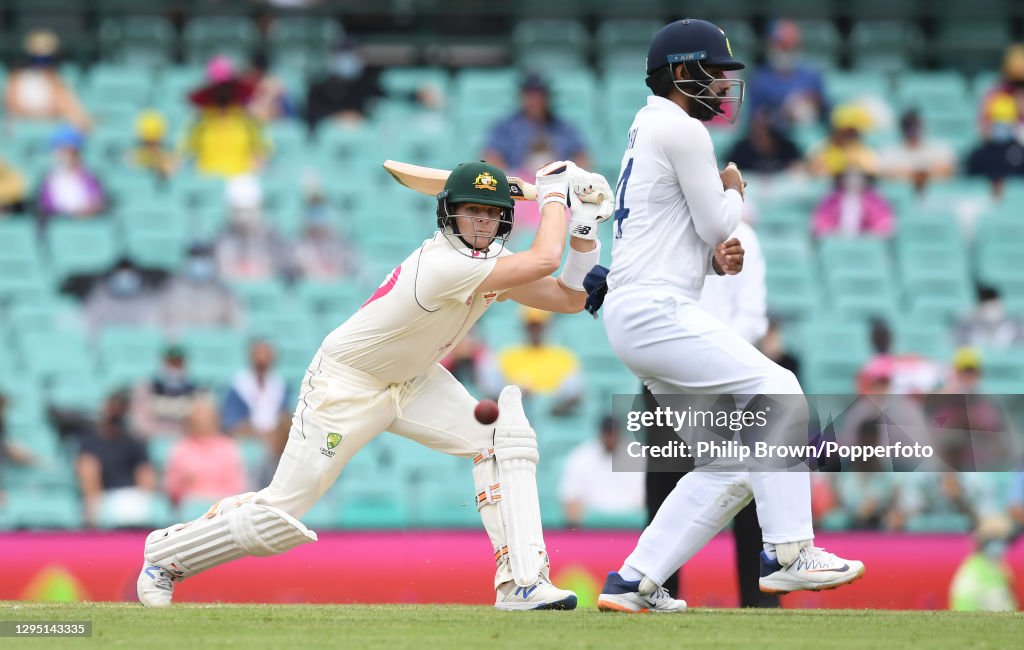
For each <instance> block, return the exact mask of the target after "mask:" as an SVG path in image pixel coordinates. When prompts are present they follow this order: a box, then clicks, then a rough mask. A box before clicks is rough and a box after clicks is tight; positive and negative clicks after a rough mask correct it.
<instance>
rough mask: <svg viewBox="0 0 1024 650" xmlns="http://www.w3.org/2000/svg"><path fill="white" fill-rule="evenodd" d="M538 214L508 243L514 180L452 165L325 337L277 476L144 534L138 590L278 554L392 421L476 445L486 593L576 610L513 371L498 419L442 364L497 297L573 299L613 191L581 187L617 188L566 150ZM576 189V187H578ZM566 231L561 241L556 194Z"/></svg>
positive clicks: (447, 442)
mask: <svg viewBox="0 0 1024 650" xmlns="http://www.w3.org/2000/svg"><path fill="white" fill-rule="evenodd" d="M537 191H538V198H537V200H538V202H539V203H540V205H541V214H542V220H541V224H540V227H539V229H538V231H537V235H536V237H535V239H534V241H533V244H532V245H531V247H530V248H529V249H528V250H526V251H524V252H522V253H518V254H513V253H512V252H511V251H508V250H507V249H505V247H504V246H505V242H506V240H507V238H508V235H509V233H510V232H511V230H512V225H513V201H512V198H511V196H510V192H509V184H508V179H507V178H506V177H505V174H504V173H502V172H501V170H499V169H497V168H496V167H493V166H491V165H488V164H486V163H476V162H474V163H464V164H462V165H459V166H458V167H457V168H456V169H455V170H453V171H452V173H451V175H450V177H449V178H448V180H447V182H446V184H445V189H444V191H443V192H442V193H441V194H439V195H438V208H437V223H438V232H436V233H435V234H434V236H433V237H432V238H431V239H428V240H426V241H425V242H424V244H423V245H422V246H421V247H420V248H418V249H417V250H415V251H413V252H412V254H410V255H409V257H407V258H406V259H405V260H404V261H403V262H402V263H401V264H400V265H399V266H397V267H396V268H395V269H394V271H392V272H391V274H390V275H389V276H388V278H387V279H386V280H385V281H384V283H383V284H381V285H380V287H379V288H378V289H377V290H376V292H374V293H373V295H372V296H370V298H369V299H368V300H367V301H366V303H365V304H364V305H363V306H362V307H361V308H360V309H359V310H358V311H357V312H356V313H355V314H354V315H353V316H351V317H350V318H349V319H348V320H347V321H345V322H344V323H343V324H342V325H340V326H339V327H338V328H337V329H335V330H334V331H333V332H331V333H330V334H329V335H328V336H327V337H326V338H325V339H324V341H323V344H322V345H321V347H320V350H319V351H318V352H317V354H316V356H315V357H314V358H313V361H312V363H311V364H310V366H309V369H308V371H307V373H306V378H305V381H304V382H303V385H302V389H301V394H300V397H299V400H298V404H297V406H296V410H295V414H294V416H293V418H292V427H291V431H290V433H289V437H288V442H287V446H286V447H285V450H284V454H283V455H282V457H281V461H280V464H279V465H278V468H277V472H276V473H275V475H274V478H273V481H272V482H271V484H270V485H269V486H268V487H266V488H264V489H263V490H260V491H259V492H249V493H246V494H241V495H237V496H234V497H228V498H225V499H222V500H221V501H219V502H218V503H216V504H214V505H213V507H211V508H210V510H209V512H207V513H206V514H205V515H204V516H203V517H200V518H198V519H196V520H195V521H192V522H188V523H184V524H178V525H175V526H171V527H169V528H166V529H163V530H157V531H154V532H152V533H150V535H149V536H148V537H147V538H146V545H145V551H144V561H143V568H142V572H141V573H140V574H139V579H138V596H139V600H140V601H141V602H142V603H143V604H144V605H148V606H168V605H170V604H171V597H172V594H173V589H174V583H175V582H177V581H179V580H182V579H185V578H187V577H189V576H192V575H195V574H197V573H199V572H201V571H205V570H207V569H210V568H213V567H215V566H217V565H220V564H223V563H225V562H229V561H232V560H235V559H239V558H241V557H244V556H247V555H257V556H263V555H273V554H277V553H283V552H285V551H287V550H289V549H291V548H294V547H296V546H298V545H300V544H304V543H307V542H315V541H316V534H315V533H314V532H312V531H310V530H309V529H307V528H306V527H305V526H304V525H303V524H302V523H300V521H299V519H300V518H301V517H302V516H303V514H305V513H306V512H307V511H308V510H309V509H310V508H311V507H312V506H313V504H314V503H315V502H316V501H317V500H318V499H319V498H320V497H321V496H322V495H323V494H324V492H325V491H327V489H328V488H330V487H331V485H332V484H333V483H334V481H335V480H336V479H337V478H338V475H339V474H340V473H341V471H342V469H343V468H344V467H345V464H346V463H347V462H348V460H349V459H350V458H352V456H353V455H354V454H355V453H356V452H358V451H359V449H360V448H362V447H363V446H364V445H365V444H366V443H367V442H369V441H370V440H371V439H373V438H374V437H375V436H377V435H379V434H380V433H381V432H383V431H391V432H394V433H396V434H398V435H401V436H404V437H407V438H410V439H412V440H415V441H416V442H419V443H421V444H423V445H426V446H428V447H430V448H431V449H436V450H438V451H441V452H444V453H447V454H454V455H458V456H465V457H468V458H473V459H474V465H473V477H474V480H475V483H476V492H477V494H476V502H477V508H478V510H479V511H480V516H481V519H482V520H483V524H484V528H485V529H486V531H487V534H488V536H489V537H490V539H491V543H492V545H493V548H494V559H495V562H496V563H497V571H496V575H495V578H494V588H495V592H496V598H495V607H498V608H500V609H515V610H519V609H573V608H574V607H575V606H576V594H574V593H573V592H571V591H567V590H563V589H558V588H557V587H555V586H554V585H552V584H551V583H550V581H549V578H548V576H549V562H548V555H547V552H546V550H545V546H544V537H543V533H542V529H541V520H540V506H539V502H538V498H537V485H536V464H537V461H538V454H537V441H536V434H535V433H534V431H533V429H532V428H531V427H530V424H529V422H528V421H527V419H526V416H525V414H524V412H523V407H522V404H521V401H520V398H521V395H520V391H519V388H518V387H516V386H506V387H505V388H504V390H502V392H501V395H500V397H499V400H498V405H499V409H500V414H499V416H498V420H497V421H496V422H495V423H494V425H492V426H485V425H483V424H480V423H478V422H477V421H476V419H475V418H474V416H473V410H474V407H475V406H476V400H474V399H473V398H472V397H471V396H470V394H469V393H468V392H467V391H466V389H465V388H464V387H463V386H462V385H461V384H460V383H459V382H458V381H457V380H456V379H455V378H454V377H452V376H451V375H450V374H449V373H448V372H447V371H446V370H444V369H443V368H442V367H441V366H440V365H439V364H438V361H440V360H441V359H442V358H443V357H444V356H445V355H446V354H447V353H448V351H449V350H450V348H451V347H453V346H454V345H456V344H458V342H459V341H460V340H461V339H462V338H463V336H465V334H466V332H467V331H468V330H469V329H470V328H471V327H472V326H473V324H474V323H475V322H476V321H477V320H478V319H479V318H480V316H481V315H482V314H483V313H484V311H485V310H486V309H487V308H488V307H489V306H490V305H491V304H492V303H493V302H494V301H495V300H505V299H512V300H515V301H517V302H520V303H522V304H524V305H529V306H531V307H536V308H540V309H545V310H549V311H559V312H565V313H573V312H578V311H580V310H581V309H582V308H583V304H584V300H585V298H586V294H585V292H584V291H583V285H582V281H583V278H584V276H585V275H586V273H587V272H588V271H589V270H590V269H591V268H592V267H593V266H594V265H595V264H596V263H597V261H598V256H599V255H600V245H599V242H598V241H597V239H596V235H597V224H598V223H600V222H601V221H604V220H605V219H607V218H608V217H609V216H610V215H611V211H612V204H611V201H608V200H606V201H604V202H603V203H602V204H600V205H595V204H587V203H582V202H580V201H578V200H577V198H578V196H581V195H585V194H587V193H588V192H590V191H600V192H602V193H603V194H604V196H605V197H610V196H611V194H612V193H611V188H609V187H608V184H607V182H606V181H605V180H604V178H603V177H601V176H600V175H598V174H590V173H588V172H585V171H583V170H581V169H579V168H577V167H576V166H575V165H573V164H572V163H571V162H556V163H551V164H549V165H547V166H545V167H543V168H542V169H541V170H540V171H538V173H537ZM570 192H572V193H573V194H574V195H575V197H574V198H571V199H570V197H571V196H572V195H570ZM567 200H571V210H572V213H571V220H570V221H569V229H570V232H571V233H572V234H573V236H572V238H571V248H570V251H569V253H568V255H567V259H566V264H565V267H564V269H563V271H562V273H561V274H560V275H559V277H558V278H555V277H551V274H552V273H554V272H555V271H556V270H557V269H558V267H559V266H560V263H561V259H562V254H563V251H564V248H565V238H566V237H565V236H566V219H565V207H566V204H567Z"/></svg>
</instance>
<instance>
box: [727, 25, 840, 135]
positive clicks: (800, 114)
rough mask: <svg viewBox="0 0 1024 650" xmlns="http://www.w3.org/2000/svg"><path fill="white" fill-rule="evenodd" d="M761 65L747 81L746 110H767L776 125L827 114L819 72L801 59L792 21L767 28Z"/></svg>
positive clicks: (803, 121)
mask: <svg viewBox="0 0 1024 650" xmlns="http://www.w3.org/2000/svg"><path fill="white" fill-rule="evenodd" d="M766 59H767V60H766V62H765V64H764V65H762V66H760V67H759V68H757V70H756V71H755V72H754V74H753V75H752V76H751V77H750V81H749V82H748V84H747V86H748V87H747V100H746V102H747V111H749V114H750V115H757V114H758V113H759V112H761V111H762V110H763V111H766V113H767V116H768V120H769V122H770V123H771V124H772V125H773V126H775V127H776V128H780V129H783V130H789V128H790V127H791V126H792V125H795V124H811V123H813V122H817V121H820V120H823V119H824V116H826V115H828V101H827V100H826V99H825V84H824V81H823V79H822V75H821V72H820V71H819V70H818V69H816V68H815V67H813V66H811V65H808V64H805V63H801V62H800V28H799V27H798V26H797V24H796V23H794V22H793V21H791V20H778V21H775V22H774V23H773V24H772V26H771V28H770V30H769V43H768V52H767V55H766Z"/></svg>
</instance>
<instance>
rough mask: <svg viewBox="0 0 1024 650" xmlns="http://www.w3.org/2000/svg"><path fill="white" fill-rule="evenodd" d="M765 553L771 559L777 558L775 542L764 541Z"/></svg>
mask: <svg viewBox="0 0 1024 650" xmlns="http://www.w3.org/2000/svg"><path fill="white" fill-rule="evenodd" d="M764 554H765V555H766V556H768V559H769V560H777V559H778V556H777V555H775V544H769V543H768V542H765V543H764Z"/></svg>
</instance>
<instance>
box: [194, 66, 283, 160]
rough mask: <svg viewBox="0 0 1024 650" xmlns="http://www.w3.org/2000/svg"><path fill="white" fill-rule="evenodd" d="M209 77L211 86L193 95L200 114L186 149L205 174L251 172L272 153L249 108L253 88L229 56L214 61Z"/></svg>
mask: <svg viewBox="0 0 1024 650" xmlns="http://www.w3.org/2000/svg"><path fill="white" fill-rule="evenodd" d="M206 78H207V85H205V86H203V87H202V88H200V89H198V90H196V91H195V92H193V93H192V94H191V95H190V96H189V100H190V101H191V102H192V104H193V105H195V106H196V107H197V108H198V109H199V115H198V116H197V118H196V120H195V121H194V122H193V124H192V126H191V127H190V128H189V131H188V134H187V135H186V138H185V152H186V154H188V155H189V156H191V157H192V158H193V159H194V160H195V163H196V167H197V168H198V169H199V171H200V172H202V173H204V174H209V175H212V176H225V177H231V176H237V175H239V174H248V173H250V172H252V171H253V170H255V169H257V168H258V167H260V166H261V165H262V164H263V161H264V159H265V158H266V156H267V153H268V146H267V142H266V140H265V138H264V136H263V127H262V125H261V124H260V123H259V122H258V121H257V120H256V119H254V118H253V117H252V116H251V115H250V114H249V112H248V110H247V109H246V105H247V104H248V103H249V101H250V99H252V93H253V89H252V87H251V86H250V85H248V84H246V83H244V82H242V81H241V80H240V79H238V78H237V77H236V76H235V68H234V64H232V63H231V61H230V60H229V59H227V58H225V57H214V58H213V59H211V60H210V62H209V63H208V64H207V65H206Z"/></svg>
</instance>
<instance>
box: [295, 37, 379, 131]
mask: <svg viewBox="0 0 1024 650" xmlns="http://www.w3.org/2000/svg"><path fill="white" fill-rule="evenodd" d="M379 77H380V73H379V71H377V70H375V69H371V68H367V67H366V64H365V62H364V61H363V56H362V54H361V53H360V52H359V46H358V44H357V43H356V41H355V40H354V39H352V38H346V39H345V40H344V41H342V42H341V43H340V44H338V45H337V46H336V47H335V48H334V49H333V50H332V51H331V54H330V58H329V59H328V61H327V75H326V76H325V77H323V78H321V79H319V80H317V81H315V82H314V83H312V84H310V86H309V90H308V91H307V93H306V122H307V123H308V124H309V128H310V129H315V128H316V127H317V125H318V124H320V122H321V121H322V120H325V119H328V118H330V119H334V120H338V121H341V122H346V123H350V124H351V123H359V122H362V121H363V120H364V119H366V115H367V113H368V112H369V109H370V106H371V102H372V101H373V100H374V99H376V98H379V97H381V96H382V95H383V90H382V89H381V86H380V79H379Z"/></svg>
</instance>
